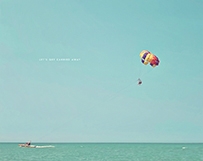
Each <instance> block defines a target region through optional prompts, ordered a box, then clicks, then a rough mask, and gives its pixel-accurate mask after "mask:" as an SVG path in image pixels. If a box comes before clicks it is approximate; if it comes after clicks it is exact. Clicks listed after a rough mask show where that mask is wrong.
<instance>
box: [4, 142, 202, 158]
mask: <svg viewBox="0 0 203 161" xmlns="http://www.w3.org/2000/svg"><path fill="white" fill-rule="evenodd" d="M33 144H34V143H33ZM35 145H38V146H39V147H43V146H45V147H44V148H20V147H18V144H17V143H0V161H203V144H128V143H125V144H119V143H117V144H113V143H112V144H109V143H105V144H101V143H92V144H88V143H81V144H80V143H72V144H70V143H67V144H37V143H36V144H35ZM48 145H53V146H55V147H54V148H53V147H52V148H51V147H46V146H48Z"/></svg>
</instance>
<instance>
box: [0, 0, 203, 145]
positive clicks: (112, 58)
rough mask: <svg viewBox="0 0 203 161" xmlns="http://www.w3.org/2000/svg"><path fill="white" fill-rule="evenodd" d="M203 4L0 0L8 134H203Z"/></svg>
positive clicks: (1, 118) (3, 112) (1, 125)
mask: <svg viewBox="0 0 203 161" xmlns="http://www.w3.org/2000/svg"><path fill="white" fill-rule="evenodd" d="M202 7H203V1H201V0H185V1H179V2H178V1H176V0H169V1H163V0H123V1H121V0H49V1H46V0H18V1H16V0H1V1H0V91H1V94H0V95H1V97H0V141H17V142H20V141H27V140H32V141H33V142H38V141H40V142H58V141H59V142H203V124H202V122H203V106H202V104H203V85H202V83H203V72H202V70H203V65H202V59H201V57H202V56H203V53H202V51H203V32H202V29H203V21H202V16H203V10H202ZM144 49H146V50H149V51H151V52H152V53H154V54H155V55H157V56H158V57H159V59H160V65H159V66H158V67H156V68H154V69H152V68H151V66H144V65H143V64H142V63H141V62H140V58H139V53H140V52H141V51H142V50H144ZM57 59H66V60H65V61H58V60H57ZM51 60H52V61H51ZM139 77H140V78H141V79H142V81H143V84H142V85H141V86H138V85H137V84H136V83H137V82H136V81H137V79H138V78H139Z"/></svg>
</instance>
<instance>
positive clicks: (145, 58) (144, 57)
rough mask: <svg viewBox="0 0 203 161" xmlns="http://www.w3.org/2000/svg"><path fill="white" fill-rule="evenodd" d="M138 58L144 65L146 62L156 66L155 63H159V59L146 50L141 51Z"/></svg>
mask: <svg viewBox="0 0 203 161" xmlns="http://www.w3.org/2000/svg"><path fill="white" fill-rule="evenodd" d="M140 58H141V61H142V63H143V64H145V65H147V64H148V63H150V65H151V66H152V67H156V66H157V65H159V59H158V58H157V57H156V56H155V55H154V54H152V53H150V52H149V51H148V50H143V51H141V53H140Z"/></svg>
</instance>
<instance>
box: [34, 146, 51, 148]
mask: <svg viewBox="0 0 203 161" xmlns="http://www.w3.org/2000/svg"><path fill="white" fill-rule="evenodd" d="M54 147H55V146H53V145H44V146H39V145H37V146H36V147H35V148H54Z"/></svg>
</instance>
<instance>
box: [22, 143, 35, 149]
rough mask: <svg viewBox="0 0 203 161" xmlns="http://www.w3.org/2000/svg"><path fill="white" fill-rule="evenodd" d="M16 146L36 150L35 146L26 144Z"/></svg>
mask: <svg viewBox="0 0 203 161" xmlns="http://www.w3.org/2000/svg"><path fill="white" fill-rule="evenodd" d="M18 146H19V147H23V148H36V146H35V145H28V144H18Z"/></svg>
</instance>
